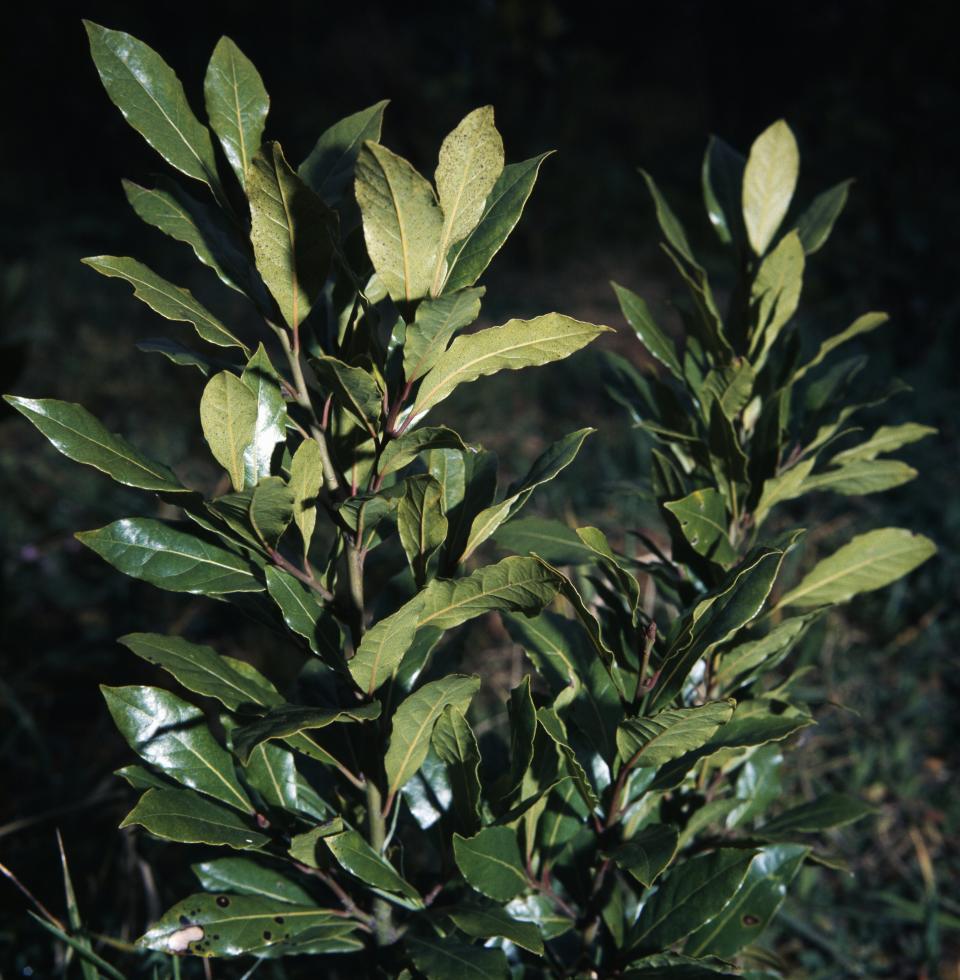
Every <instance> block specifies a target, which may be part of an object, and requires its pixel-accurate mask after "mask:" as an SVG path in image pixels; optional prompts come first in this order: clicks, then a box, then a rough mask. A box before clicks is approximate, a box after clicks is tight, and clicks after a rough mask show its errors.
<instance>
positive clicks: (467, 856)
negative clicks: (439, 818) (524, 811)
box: [453, 827, 529, 902]
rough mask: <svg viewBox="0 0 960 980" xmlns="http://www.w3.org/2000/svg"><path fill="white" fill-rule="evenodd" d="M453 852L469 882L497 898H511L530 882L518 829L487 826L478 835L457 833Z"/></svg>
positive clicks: (501, 899)
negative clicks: (518, 837) (471, 835)
mask: <svg viewBox="0 0 960 980" xmlns="http://www.w3.org/2000/svg"><path fill="white" fill-rule="evenodd" d="M453 855H454V858H455V859H456V862H457V867H458V868H459V869H460V871H461V873H462V874H463V877H464V878H466V879H467V881H468V882H469V884H470V885H471V886H472V887H474V888H475V889H476V890H477V891H478V892H480V893H481V894H483V895H486V896H487V897H488V898H492V899H494V900H495V901H497V902H509V901H510V899H511V898H516V896H517V895H519V894H520V893H521V892H522V891H524V890H525V889H526V888H527V887H528V886H529V882H528V881H527V875H526V872H525V871H524V868H523V857H522V856H521V854H520V845H519V843H518V842H517V832H516V831H515V830H512V829H511V828H509V827H485V828H484V829H483V830H481V831H480V833H479V834H477V835H476V836H475V837H461V836H460V835H459V834H454V835H453Z"/></svg>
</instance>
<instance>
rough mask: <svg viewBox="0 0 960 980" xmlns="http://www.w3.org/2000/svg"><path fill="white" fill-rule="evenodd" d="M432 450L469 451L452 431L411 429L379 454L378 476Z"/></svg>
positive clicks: (425, 428)
mask: <svg viewBox="0 0 960 980" xmlns="http://www.w3.org/2000/svg"><path fill="white" fill-rule="evenodd" d="M421 305H422V304H421ZM432 449H456V450H457V451H458V452H461V453H466V452H469V451H470V450H469V449H467V447H466V445H465V444H464V442H463V439H461V438H460V436H459V435H457V433H456V432H454V431H453V429H448V428H446V427H445V426H442V425H438V426H425V427H424V428H422V429H412V430H411V431H409V432H405V433H404V434H403V435H402V436H400V437H399V438H398V439H391V440H390V442H388V443H387V445H386V447H385V448H384V450H383V452H382V453H381V454H380V465H379V467H378V470H379V472H380V475H381V476H386V475H387V474H389V473H395V472H396V471H397V470H402V469H403V467H404V466H407V465H408V464H410V463H412V462H413V461H414V460H415V459H416V458H417V456H419V455H420V453H425V452H429V451H430V450H432ZM445 499H446V498H445Z"/></svg>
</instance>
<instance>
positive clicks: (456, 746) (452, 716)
mask: <svg viewBox="0 0 960 980" xmlns="http://www.w3.org/2000/svg"><path fill="white" fill-rule="evenodd" d="M431 739H432V742H431V744H432V745H433V749H434V751H435V752H436V753H437V757H438V758H439V759H440V761H441V762H443V763H444V764H445V765H446V767H447V775H448V779H449V782H450V789H451V792H452V794H453V808H454V811H455V812H456V814H457V817H458V825H459V828H460V829H461V830H463V831H465V832H466V833H467V834H474V833H476V832H477V831H478V830H479V828H480V793H481V789H480V772H479V770H480V747H479V746H478V745H477V737H476V735H474V733H473V729H472V728H471V727H470V723H469V722H468V721H467V719H466V716H465V714H464V713H463V711H461V710H460V708H458V707H457V706H455V705H447V707H446V708H444V709H443V711H442V713H441V714H440V717H439V718H438V719H437V723H436V725H435V726H434V728H433V735H432V736H431ZM471 935H472V933H471Z"/></svg>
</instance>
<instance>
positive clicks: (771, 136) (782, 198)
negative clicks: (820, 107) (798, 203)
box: [743, 119, 800, 255]
mask: <svg viewBox="0 0 960 980" xmlns="http://www.w3.org/2000/svg"><path fill="white" fill-rule="evenodd" d="M799 170H800V154H799V151H798V150H797V141H796V139H795V138H794V135H793V133H792V132H791V131H790V127H789V126H788V125H787V124H786V123H785V122H784V121H783V120H782V119H780V120H778V121H777V122H775V123H774V124H773V125H772V126H770V127H769V128H767V129H765V130H764V131H763V132H762V133H761V134H760V135H759V136H758V137H757V139H756V140H755V141H754V144H753V146H751V147H750V156H749V157H748V158H747V165H746V168H745V169H744V172H743V220H744V224H745V225H746V229H747V237H748V238H749V240H750V245H751V247H752V248H753V250H754V252H756V254H757V255H763V254H764V253H765V252H766V251H767V248H768V247H769V245H770V242H771V241H772V240H773V236H774V235H775V234H776V233H777V229H778V228H779V227H780V224H781V222H782V221H783V219H784V217H785V216H786V213H787V208H788V207H789V206H790V201H791V199H792V198H793V192H794V189H795V188H796V186H797V175H798V173H799Z"/></svg>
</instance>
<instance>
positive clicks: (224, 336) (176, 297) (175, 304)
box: [83, 255, 248, 353]
mask: <svg viewBox="0 0 960 980" xmlns="http://www.w3.org/2000/svg"><path fill="white" fill-rule="evenodd" d="M83 263H84V265H88V266H90V268H91V269H95V270H96V271H97V272H99V273H100V274H101V275H102V276H108V277H110V278H113V279H125V280H126V281H127V282H128V283H130V285H131V286H133V295H134V296H136V297H137V299H139V300H141V301H142V302H144V303H146V304H147V306H149V307H150V309H151V310H153V311H154V312H155V313H159V314H160V316H162V317H166V318H167V319H168V320H175V321H178V322H180V323H192V324H193V326H194V328H195V329H196V331H197V334H198V336H199V337H200V338H201V339H202V340H205V341H207V343H209V344H215V345H216V346H217V347H239V348H240V349H241V350H242V351H243V352H244V353H247V352H248V351H247V346H246V344H244V343H243V342H242V341H241V340H238V339H237V338H236V337H235V336H234V335H233V334H232V333H231V332H230V331H229V330H228V329H227V328H226V327H225V326H224V325H223V324H222V323H221V322H220V321H219V320H218V319H217V318H216V317H215V316H214V315H213V314H212V313H211V312H210V311H209V310H208V309H207V308H206V307H205V306H204V305H203V304H202V303H200V302H198V301H197V300H196V299H194V297H193V294H192V293H191V292H190V291H189V290H187V289H181V288H180V287H179V286H174V285H173V284H172V283H169V282H167V280H166V279H163V278H162V277H160V276H158V275H157V274H156V273H155V272H154V271H153V270H152V269H148V268H147V267H146V266H145V265H144V264H143V263H142V262H137V261H136V260H135V259H129V258H121V257H120V256H116V255H94V256H91V257H90V258H86V259H83Z"/></svg>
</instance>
